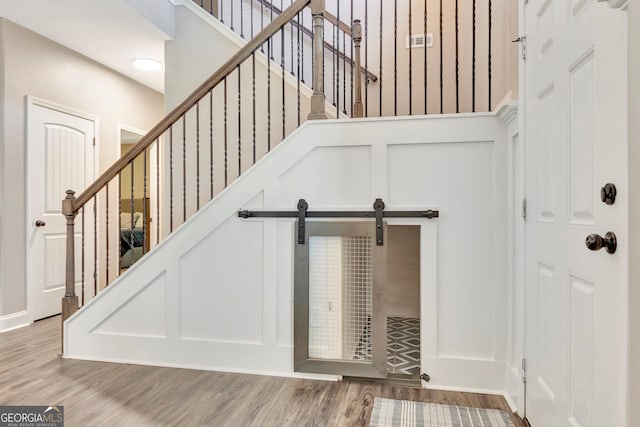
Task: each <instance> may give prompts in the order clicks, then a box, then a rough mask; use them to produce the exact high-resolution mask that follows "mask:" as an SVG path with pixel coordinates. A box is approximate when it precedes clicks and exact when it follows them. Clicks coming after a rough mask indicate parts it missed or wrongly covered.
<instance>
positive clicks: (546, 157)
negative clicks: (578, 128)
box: [537, 85, 558, 222]
mask: <svg viewBox="0 0 640 427" xmlns="http://www.w3.org/2000/svg"><path fill="white" fill-rule="evenodd" d="M554 89H555V87H554V85H550V86H548V87H547V88H546V89H544V90H543V91H542V92H541V93H540V94H539V95H538V114H539V122H538V129H537V131H538V176H539V184H538V185H539V186H540V191H539V192H538V194H540V220H541V221H546V222H553V221H555V215H556V214H555V200H556V198H555V195H556V185H557V184H558V180H557V170H558V168H557V163H558V160H557V159H558V153H557V151H558V146H557V138H556V132H557V129H556V128H555V126H556V122H557V121H556V120H555V117H554V114H555V112H554V109H553V105H554V101H553V98H554V97H555V90H554Z"/></svg>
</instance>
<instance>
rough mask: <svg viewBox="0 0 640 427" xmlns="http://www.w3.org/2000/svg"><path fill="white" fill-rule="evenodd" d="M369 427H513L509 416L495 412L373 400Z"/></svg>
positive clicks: (502, 412) (498, 411)
mask: <svg viewBox="0 0 640 427" xmlns="http://www.w3.org/2000/svg"><path fill="white" fill-rule="evenodd" d="M370 426H371V427H481V426H482V427H514V425H513V423H512V422H511V418H510V417H509V414H507V413H506V412H505V411H500V410H498V409H480V408H468V407H466V406H449V405H441V404H438V403H423V402H410V401H408V400H393V399H382V398H378V397H376V398H375V400H374V403H373V412H372V414H371V423H370Z"/></svg>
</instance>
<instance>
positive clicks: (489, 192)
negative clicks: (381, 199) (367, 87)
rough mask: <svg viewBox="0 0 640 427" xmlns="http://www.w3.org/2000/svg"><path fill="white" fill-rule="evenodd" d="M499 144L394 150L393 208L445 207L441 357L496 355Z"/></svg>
mask: <svg viewBox="0 0 640 427" xmlns="http://www.w3.org/2000/svg"><path fill="white" fill-rule="evenodd" d="M493 148H494V144H493V142H460V143H457V142H454V143H437V144H411V145H391V146H389V148H388V168H389V170H388V180H389V196H388V197H389V201H388V206H390V207H393V206H401V207H403V208H416V209H423V208H428V207H436V208H439V209H440V212H441V216H440V218H439V219H438V220H437V221H438V265H437V270H438V288H437V293H438V321H437V336H438V354H439V355H441V356H450V357H470V358H480V359H485V360H489V359H492V358H493V309H492V308H493V299H492V295H493V291H492V289H493V286H494V283H493V276H492V263H493V259H492V250H491V246H492V244H493V240H494V230H493V210H494V206H493V203H494V181H493V176H494V150H493ZM385 202H386V201H385Z"/></svg>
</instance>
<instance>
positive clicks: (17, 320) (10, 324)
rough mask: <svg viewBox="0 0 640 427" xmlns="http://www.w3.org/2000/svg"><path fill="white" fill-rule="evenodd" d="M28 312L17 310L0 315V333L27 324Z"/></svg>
mask: <svg viewBox="0 0 640 427" xmlns="http://www.w3.org/2000/svg"><path fill="white" fill-rule="evenodd" d="M30 323H31V322H29V314H28V313H27V312H26V310H25V311H19V312H17V313H13V314H9V315H7V316H0V333H1V332H7V331H10V330H12V329H18V328H22V327H23V326H27V325H29V324H30Z"/></svg>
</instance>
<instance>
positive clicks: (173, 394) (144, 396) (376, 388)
mask: <svg viewBox="0 0 640 427" xmlns="http://www.w3.org/2000/svg"><path fill="white" fill-rule="evenodd" d="M59 346H60V318H59V317H54V318H50V319H46V320H43V321H40V322H36V323H35V324H33V325H31V326H28V327H25V328H21V329H17V330H14V331H10V332H6V333H3V334H0V404H3V405H19V404H24V405H49V404H60V405H64V407H65V421H66V424H65V425H67V426H71V427H73V426H82V427H85V426H86V427H92V426H118V427H127V426H135V427H144V426H150V427H154V426H174V425H175V426H196V427H197V426H229V427H237V426H278V427H280V426H292V427H293V426H295V427H300V426H313V427H315V426H331V427H333V426H368V425H369V419H370V418H371V411H372V409H373V400H374V398H376V397H385V398H390V399H406V400H413V401H420V402H436V403H444V404H450V405H460V406H472V407H484V408H495V409H502V410H506V411H507V412H509V408H508V406H507V404H506V402H505V400H504V399H503V398H502V397H500V396H492V395H481V394H472V393H457V392H446V391H440V390H429V389H423V388H412V387H406V386H400V385H391V384H377V383H362V382H352V381H351V382H347V381H344V382H328V381H313V380H304V379H292V378H280V377H266V376H256V375H243V374H232V373H223V372H209V371H197V370H190V369H174V368H161V367H152V366H140V365H128V364H116V363H103V362H89V361H82V360H70V359H62V358H61V357H60V355H59ZM512 419H513V421H514V424H515V425H516V426H517V427H524V424H523V423H522V422H521V421H520V420H519V419H518V418H517V417H515V416H513V417H512Z"/></svg>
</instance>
